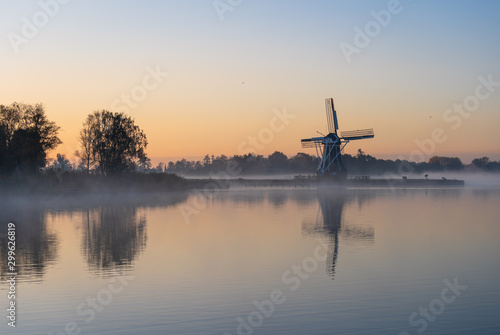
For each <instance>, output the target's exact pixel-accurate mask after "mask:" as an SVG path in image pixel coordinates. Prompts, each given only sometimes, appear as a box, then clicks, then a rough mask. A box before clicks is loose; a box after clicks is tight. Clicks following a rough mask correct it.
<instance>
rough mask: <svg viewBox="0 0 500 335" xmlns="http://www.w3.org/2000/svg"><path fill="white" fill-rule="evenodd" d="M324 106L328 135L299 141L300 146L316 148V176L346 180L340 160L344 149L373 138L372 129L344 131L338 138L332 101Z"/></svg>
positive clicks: (337, 125)
mask: <svg viewBox="0 0 500 335" xmlns="http://www.w3.org/2000/svg"><path fill="white" fill-rule="evenodd" d="M325 105H326V120H327V124H328V131H329V133H328V135H326V136H325V135H323V134H321V133H320V134H321V135H323V137H312V138H306V139H303V140H302V141H301V142H302V143H301V144H302V147H303V148H316V154H317V156H318V161H319V166H318V169H317V170H316V173H317V175H318V176H320V177H328V178H334V179H337V180H343V179H346V178H347V169H346V168H345V165H344V162H343V160H342V151H343V150H344V147H345V146H346V145H347V143H349V142H350V141H353V140H361V139H365V138H373V137H374V136H375V135H374V133H373V129H362V130H351V131H345V132H342V133H341V135H340V136H339V135H338V134H337V130H338V129H339V122H338V120H337V112H336V111H335V106H334V104H333V99H332V98H329V99H326V100H325Z"/></svg>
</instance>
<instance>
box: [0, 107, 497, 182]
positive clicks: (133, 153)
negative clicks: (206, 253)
mask: <svg viewBox="0 0 500 335" xmlns="http://www.w3.org/2000/svg"><path fill="white" fill-rule="evenodd" d="M59 130H60V127H59V126H58V125H57V124H56V123H55V122H53V121H50V120H49V119H48V118H47V116H46V114H45V109H44V106H43V105H42V104H34V105H30V104H24V103H13V104H11V105H0V181H1V182H2V183H3V184H9V183H12V182H13V181H16V182H17V183H18V181H19V180H23V179H28V178H32V177H36V176H38V177H40V176H47V175H53V176H56V177H57V181H58V182H59V183H62V181H61V180H62V179H64V178H63V175H65V178H66V181H68V179H70V180H71V183H70V184H72V185H74V186H75V187H84V186H83V185H86V186H85V187H90V186H89V185H87V184H86V183H87V182H88V181H89V180H95V181H97V180H98V179H99V182H102V180H101V179H102V177H111V176H123V175H127V174H128V175H130V176H134V178H136V179H137V178H139V179H137V180H140V181H141V182H144V183H146V184H147V183H148V182H151V183H152V184H155V183H156V184H158V183H159V184H162V183H163V182H159V180H160V179H161V180H162V181H165V182H167V181H168V183H170V184H175V185H179V186H182V185H183V184H182V183H183V181H182V180H179V179H176V178H174V177H173V176H171V175H170V174H182V175H209V174H217V173H221V172H228V173H229V174H230V175H233V176H235V177H236V176H238V175H262V174H313V173H315V171H316V168H317V166H318V159H317V158H316V157H315V156H312V155H309V154H306V153H298V154H296V155H294V156H292V157H287V156H286V155H284V154H283V153H281V152H278V151H276V152H275V153H273V154H271V155H269V156H267V157H264V156H263V155H257V154H246V155H234V156H232V157H228V156H225V155H220V156H217V157H215V156H214V155H211V156H209V155H206V156H205V157H204V158H203V160H201V161H188V160H186V159H182V160H179V161H177V162H169V163H168V164H164V163H160V164H159V165H158V166H157V167H155V168H151V164H150V159H149V158H148V157H147V155H146V148H147V145H148V141H147V138H146V134H145V133H144V132H143V131H142V130H141V129H140V128H139V127H138V126H137V125H136V124H135V122H134V120H133V119H132V118H131V117H130V116H128V115H126V114H124V113H112V112H109V111H106V110H100V111H94V112H92V113H90V114H89V115H88V116H87V118H86V119H85V120H84V122H83V124H82V128H81V130H80V134H79V136H78V139H79V142H80V145H79V149H78V150H77V151H76V152H75V156H76V157H77V158H78V162H77V163H76V164H73V163H71V162H70V161H69V159H68V158H67V157H66V156H65V155H61V154H57V158H56V159H55V160H52V161H50V160H48V159H47V153H48V152H49V151H50V150H54V149H55V148H56V147H57V146H58V145H59V144H61V143H62V142H61V140H60V139H59V137H58V133H59ZM343 159H344V163H345V165H346V167H347V169H348V171H349V173H350V174H351V175H368V174H387V173H395V174H406V173H408V174H409V173H425V172H433V171H491V172H500V162H494V161H490V159H489V158H488V157H482V158H476V159H474V160H473V161H472V163H471V164H469V165H465V164H463V163H462V161H461V160H460V159H459V158H457V157H439V156H434V157H432V158H430V159H429V161H428V162H425V163H415V162H408V161H401V160H395V161H393V160H384V159H377V158H375V157H373V156H370V155H367V154H365V153H364V152H363V151H361V149H360V150H358V153H357V155H355V156H352V155H348V154H344V155H343ZM141 173H142V174H144V173H146V174H150V173H157V174H159V173H161V176H160V175H158V176H155V177H154V178H153V177H148V178H149V179H147V180H148V182H146V180H144V179H140V178H142V177H137V175H138V174H141ZM85 176H86V177H85ZM97 177H99V178H97ZM157 178H160V179H157ZM39 179H40V180H45V179H43V178H39ZM49 179H50V178H49ZM47 180H48V179H47ZM116 180H119V179H116ZM110 183H113V182H112V181H111V178H110ZM77 185H79V186H77ZM110 185H111V184H110ZM0 186H1V185H0Z"/></svg>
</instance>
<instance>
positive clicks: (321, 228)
mask: <svg viewBox="0 0 500 335" xmlns="http://www.w3.org/2000/svg"><path fill="white" fill-rule="evenodd" d="M355 200H357V202H358V205H359V206H360V208H361V207H362V206H363V204H364V203H365V202H366V201H367V200H369V198H368V197H367V196H366V195H362V194H352V193H347V191H346V190H343V189H330V190H318V203H319V210H318V215H317V217H316V219H315V220H312V221H305V222H303V224H302V233H303V235H305V236H315V237H320V238H322V239H324V240H325V241H326V242H327V244H328V256H327V260H326V273H327V274H328V275H329V276H331V277H332V279H334V277H335V268H336V266H337V258H338V255H339V244H340V238H341V237H342V239H343V240H346V241H353V242H354V243H360V242H368V243H373V242H374V238H375V233H374V229H373V227H371V226H364V225H359V224H356V223H354V222H353V223H350V222H349V223H346V222H345V219H344V218H343V212H344V208H345V206H346V205H347V204H348V203H351V202H353V201H355Z"/></svg>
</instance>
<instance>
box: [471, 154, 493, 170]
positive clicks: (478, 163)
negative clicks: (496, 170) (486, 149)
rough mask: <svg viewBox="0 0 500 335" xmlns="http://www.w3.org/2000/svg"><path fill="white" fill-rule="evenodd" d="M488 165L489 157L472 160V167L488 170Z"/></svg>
mask: <svg viewBox="0 0 500 335" xmlns="http://www.w3.org/2000/svg"><path fill="white" fill-rule="evenodd" d="M488 163H490V158H489V157H481V158H476V159H473V160H472V165H473V166H474V167H476V168H479V169H486V167H487V166H488Z"/></svg>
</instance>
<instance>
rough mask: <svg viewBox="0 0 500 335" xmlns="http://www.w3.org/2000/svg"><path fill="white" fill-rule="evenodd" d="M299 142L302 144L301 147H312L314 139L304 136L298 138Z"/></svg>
mask: <svg viewBox="0 0 500 335" xmlns="http://www.w3.org/2000/svg"><path fill="white" fill-rule="evenodd" d="M300 144H302V148H314V139H312V138H306V139H303V140H300Z"/></svg>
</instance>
